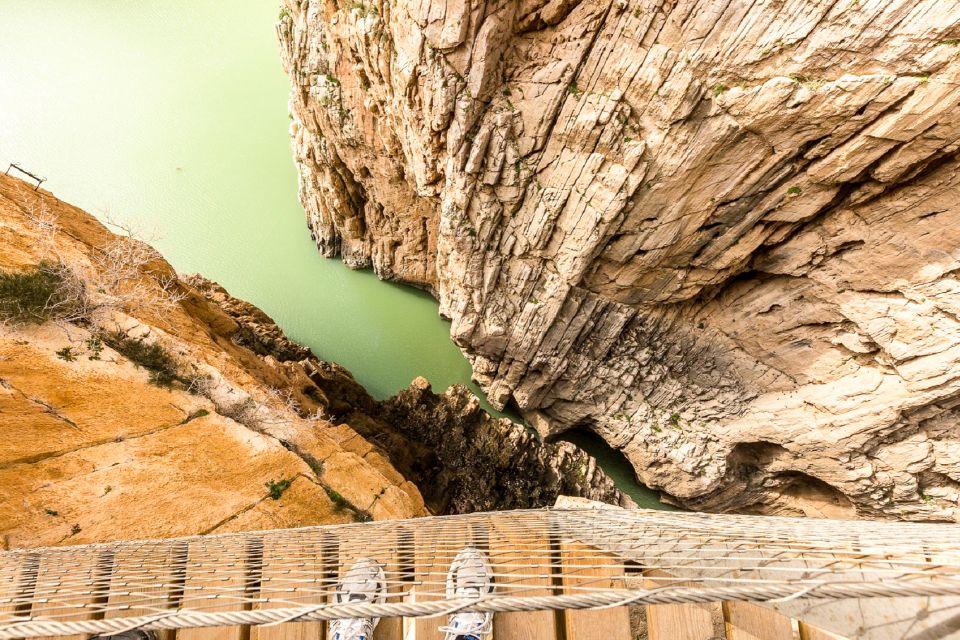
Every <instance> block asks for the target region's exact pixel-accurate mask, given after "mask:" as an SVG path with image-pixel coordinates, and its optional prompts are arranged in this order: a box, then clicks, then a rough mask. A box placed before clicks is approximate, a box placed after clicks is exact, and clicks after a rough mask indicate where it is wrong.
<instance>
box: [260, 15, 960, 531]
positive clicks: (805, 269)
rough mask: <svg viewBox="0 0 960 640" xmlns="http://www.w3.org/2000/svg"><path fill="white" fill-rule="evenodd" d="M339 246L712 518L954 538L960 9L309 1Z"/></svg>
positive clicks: (307, 123) (298, 126) (311, 189)
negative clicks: (405, 288) (852, 519)
mask: <svg viewBox="0 0 960 640" xmlns="http://www.w3.org/2000/svg"><path fill="white" fill-rule="evenodd" d="M278 34H279V37H280V41H281V50H282V56H283V61H284V66H285V68H286V70H287V72H288V74H289V75H290V78H291V80H292V84H293V88H292V92H291V113H292V116H293V123H292V125H291V133H292V137H293V142H294V150H295V159H296V162H297V165H298V168H299V170H300V178H301V182H300V195H301V200H302V202H303V204H304V206H305V208H306V210H307V213H308V222H309V226H310V228H311V230H312V233H313V235H314V238H315V240H316V242H317V246H318V248H319V249H320V250H321V251H322V252H323V253H324V255H327V256H333V255H337V254H339V255H340V256H341V257H342V258H343V260H344V261H345V262H346V263H347V264H349V265H351V266H354V267H364V266H370V265H372V266H373V268H374V269H375V270H376V271H377V273H378V274H379V275H380V276H381V277H384V278H396V279H401V280H405V281H407V282H412V283H415V284H418V285H420V286H424V287H428V288H430V289H432V290H433V291H434V293H435V294H436V296H437V297H438V298H439V300H440V304H441V311H442V313H443V314H444V315H446V316H448V317H450V318H451V319H452V321H453V327H452V335H453V338H454V340H456V342H457V343H458V344H459V345H460V346H461V347H462V348H463V349H464V351H465V352H466V353H467V355H468V356H469V358H470V359H471V361H472V363H473V366H474V373H475V375H476V377H477V379H478V381H479V382H480V383H481V384H482V385H483V387H484V388H485V389H486V390H487V391H488V393H489V397H490V399H491V401H492V402H493V403H494V404H497V405H504V404H506V403H507V402H508V401H509V400H511V399H512V400H513V401H515V402H516V404H517V405H518V406H519V407H520V408H521V409H522V410H523V411H524V412H525V414H526V415H527V417H528V418H530V420H531V421H532V422H534V423H536V424H537V425H538V426H539V428H540V429H541V430H542V432H543V433H555V432H557V431H561V430H564V429H567V428H571V427H574V426H576V427H583V428H589V429H592V430H594V431H596V432H597V433H598V434H600V435H601V436H603V437H604V438H605V439H606V440H607V441H608V442H609V443H610V444H611V445H612V446H614V447H617V448H619V449H621V450H622V451H623V452H624V453H625V454H626V455H627V457H628V458H629V459H630V460H631V461H632V463H633V465H634V467H635V468H636V470H637V472H638V475H639V477H640V479H641V480H642V481H643V482H644V483H646V484H648V485H650V486H653V487H656V488H660V489H663V490H665V491H666V492H668V493H669V494H671V495H672V496H673V497H674V498H675V499H676V500H677V501H679V502H681V503H682V504H685V505H688V506H691V507H694V508H700V509H716V510H759V511H765V512H781V513H796V512H808V513H815V512H817V511H818V510H819V509H820V508H821V507H822V506H823V505H831V508H833V509H835V510H837V511H839V512H840V513H844V514H848V515H852V514H854V513H856V514H859V515H862V516H897V517H904V518H913V519H958V518H960V510H958V497H960V442H958V438H960V435H958V427H957V422H958V418H960V410H958V402H960V366H958V365H960V319H958V317H960V281H958V278H957V274H958V273H960V207H958V205H957V202H958V196H960V164H958V162H957V149H958V147H960V122H958V120H957V118H956V109H957V102H958V100H960V86H958V84H957V80H958V77H960V56H958V53H960V46H958V45H960V6H958V5H956V4H955V3H947V2H938V1H937V0H884V1H882V2H881V1H876V2H874V1H864V0H840V1H835V0H815V1H812V2H802V3H783V2H775V1H773V0H770V1H769V2H768V1H763V2H756V3H741V2H732V1H727V0H720V1H718V2H695V1H685V0H684V1H671V0H632V1H627V0H616V1H614V2H608V1H604V0H579V1H577V0H569V1H568V0H550V1H547V0H529V1H526V0H524V1H522V2H521V1H518V0H507V1H506V2H487V1H484V0H471V1H466V0H454V1H450V2H446V3H443V2H440V3H438V2H431V1H430V0H424V1H417V2H411V1H409V0H375V1H374V0H366V1H363V0H361V1H357V2H349V3H348V2H337V1H336V0H285V2H284V6H283V9H282V11H281V16H280V21H279V23H278Z"/></svg>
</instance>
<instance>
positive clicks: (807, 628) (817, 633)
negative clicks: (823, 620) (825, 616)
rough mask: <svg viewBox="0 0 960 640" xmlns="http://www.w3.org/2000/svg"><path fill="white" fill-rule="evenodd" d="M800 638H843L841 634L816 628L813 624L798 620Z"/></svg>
mask: <svg viewBox="0 0 960 640" xmlns="http://www.w3.org/2000/svg"><path fill="white" fill-rule="evenodd" d="M799 626H800V640H844V638H843V636H838V635H837V634H835V633H830V632H829V631H824V630H823V629H818V628H817V627H814V626H813V625H810V624H807V623H806V622H803V621H802V620H801V621H800V625H799Z"/></svg>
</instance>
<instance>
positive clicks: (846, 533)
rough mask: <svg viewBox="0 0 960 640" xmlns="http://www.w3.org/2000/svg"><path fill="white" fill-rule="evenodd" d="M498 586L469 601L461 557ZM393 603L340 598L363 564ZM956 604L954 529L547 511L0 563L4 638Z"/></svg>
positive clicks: (39, 553)
mask: <svg viewBox="0 0 960 640" xmlns="http://www.w3.org/2000/svg"><path fill="white" fill-rule="evenodd" d="M467 547H473V548H476V549H479V550H481V551H482V552H483V553H484V554H485V555H486V556H487V558H488V559H489V562H490V566H491V568H492V572H493V582H494V587H495V589H494V592H493V593H492V594H491V595H487V596H484V597H482V598H479V599H477V598H468V599H464V598H459V597H456V596H455V595H451V594H449V593H448V590H447V572H448V568H449V566H450V564H451V562H452V561H453V559H454V557H455V556H456V555H457V554H458V553H459V552H460V551H461V550H463V549H465V548H467ZM364 558H365V559H370V560H373V561H375V562H376V563H378V564H380V565H381V567H382V568H383V571H384V576H385V579H386V586H387V590H388V595H387V598H386V599H385V601H384V602H373V603H371V602H342V603H338V602H336V600H335V595H336V593H337V589H338V584H339V583H340V581H341V579H342V577H343V575H344V574H345V573H346V572H347V571H348V570H349V568H350V567H351V566H352V565H353V564H354V563H355V562H357V561H358V560H360V559H364ZM944 595H960V526H956V525H946V524H944V525H936V524H914V523H877V522H864V521H827V520H808V519H794V518H775V517H750V516H729V515H707V514H694V513H670V512H662V511H646V510H638V511H629V510H592V509H551V510H537V511H513V512H497V513H483V514H471V515H459V516H446V517H434V518H420V519H415V520H403V521H388V522H373V523H363V524H352V525H338V526H329V527H309V528H302V529H287V530H275V531H262V532H252V533H241V534H227V535H215V536H196V537H190V538H178V539H168V540H149V541H137V542H117V543H110V544H94V545H85V546H76V547H58V548H43V549H23V550H16V551H9V552H4V553H2V554H0V640H2V639H3V638H26V637H37V636H49V635H68V634H105V633H118V632H122V631H126V630H132V629H135V628H146V629H172V628H187V627H208V626H224V625H238V624H279V623H285V622H295V621H299V622H302V621H308V620H329V619H334V618H345V617H383V618H386V617H394V616H403V617H419V616H440V615H446V614H449V613H451V612H454V611H458V610H472V611H490V612H507V611H533V610H543V609H578V608H591V607H614V606H623V605H628V604H667V603H699V602H716V601H729V600H744V601H754V602H777V601H780V602H782V601H785V600H791V599H800V598H802V599H822V600H834V599H845V598H871V597H894V596H944Z"/></svg>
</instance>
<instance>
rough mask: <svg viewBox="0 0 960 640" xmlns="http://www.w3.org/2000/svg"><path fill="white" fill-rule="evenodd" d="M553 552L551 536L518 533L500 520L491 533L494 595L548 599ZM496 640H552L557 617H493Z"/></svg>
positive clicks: (532, 614) (525, 614) (546, 613)
mask: <svg viewBox="0 0 960 640" xmlns="http://www.w3.org/2000/svg"><path fill="white" fill-rule="evenodd" d="M552 553H553V551H552V549H551V545H550V535H549V534H548V533H547V532H546V531H543V532H539V531H520V532H518V531H517V530H516V529H515V528H513V527H511V526H510V521H509V520H505V521H504V520H499V521H496V523H495V524H494V526H493V530H492V531H491V532H490V561H491V563H492V564H494V565H495V566H496V569H495V572H496V574H497V577H496V584H497V592H498V593H499V594H501V595H508V596H549V595H553V593H554V591H553V589H552V588H551V586H552V582H553V577H552V574H551V565H552V562H551V560H552V558H551V555H552ZM493 629H494V635H495V636H496V637H497V640H555V639H556V637H557V632H558V629H557V615H556V613H555V612H553V611H528V612H522V613H498V614H496V615H495V616H493Z"/></svg>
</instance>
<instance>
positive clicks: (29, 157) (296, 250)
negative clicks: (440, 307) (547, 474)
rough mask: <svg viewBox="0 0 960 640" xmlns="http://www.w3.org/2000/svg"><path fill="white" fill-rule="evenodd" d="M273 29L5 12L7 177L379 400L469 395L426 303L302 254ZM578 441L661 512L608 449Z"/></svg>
mask: <svg viewBox="0 0 960 640" xmlns="http://www.w3.org/2000/svg"><path fill="white" fill-rule="evenodd" d="M276 18H277V4H276V3H275V2H273V1H272V0H258V1H254V0H241V1H235V2H230V3H225V2H222V1H213V0H192V1H190V2H188V1H186V0H165V1H164V2H147V1H146V0H143V1H134V0H82V1H77V0H31V2H23V1H22V0H0V164H2V169H5V168H6V166H7V164H8V163H10V162H17V163H20V164H21V165H22V166H24V167H25V168H27V169H29V170H31V171H33V172H35V173H39V174H40V175H42V176H45V177H47V178H48V180H47V182H46V183H45V184H44V187H45V188H47V189H49V190H50V191H52V192H53V193H55V194H56V195H57V196H58V197H60V198H62V199H63V200H66V201H68V202H71V203H73V204H76V205H78V206H81V207H83V208H84V209H86V210H88V211H90V212H91V213H94V214H96V215H98V216H100V217H101V218H110V219H112V220H115V221H117V222H122V223H124V224H127V225H130V226H132V227H133V228H135V229H136V230H138V232H139V233H140V234H141V235H143V236H145V237H146V238H147V239H148V240H150V241H151V243H152V244H153V245H154V246H155V247H156V248H157V249H159V250H160V251H161V252H162V253H163V254H164V256H165V257H166V258H167V259H168V260H169V261H170V262H171V263H172V264H173V265H174V267H176V269H177V270H178V271H180V272H182V273H190V272H199V273H202V274H204V275H205V276H207V277H208V278H212V279H214V280H216V281H217V282H219V283H221V284H222V285H223V286H225V287H226V288H227V289H228V290H229V291H230V292H231V293H232V294H234V295H236V296H238V297H240V298H244V299H246V300H249V301H251V302H253V303H255V304H256V305H257V306H259V307H261V308H262V309H263V310H264V311H266V312H267V313H268V314H270V315H271V316H272V317H273V318H274V319H275V320H276V321H277V322H278V323H279V324H280V326H282V327H283V329H284V331H286V333H287V334H288V335H289V336H290V337H291V338H293V339H295V340H297V341H299V342H301V343H303V344H306V345H309V346H310V347H311V348H312V349H313V351H314V352H315V353H316V354H317V355H318V356H319V357H321V358H323V359H327V360H334V361H337V362H339V363H341V364H343V365H344V366H346V367H347V368H348V369H349V370H350V371H351V372H353V374H354V375H355V376H356V377H357V379H358V380H359V381H360V382H361V383H362V384H363V385H364V386H365V387H366V388H367V389H368V390H369V391H370V393H371V394H373V395H374V396H375V397H378V398H385V397H387V396H389V395H392V394H393V393H396V392H397V391H399V390H400V389H402V388H404V387H406V386H407V385H408V384H409V383H410V381H411V380H412V379H413V378H414V377H416V376H418V375H422V376H424V377H426V378H427V379H428V380H430V381H431V383H432V384H433V387H434V389H435V390H437V391H442V390H443V389H445V388H446V387H447V386H449V385H450V384H454V383H458V382H459V383H463V384H467V385H468V386H470V387H471V388H472V389H473V390H474V391H475V392H476V393H478V394H480V390H479V389H478V388H477V387H476V385H474V384H473V383H472V382H470V365H469V363H468V362H467V361H466V359H465V358H464V357H463V355H462V354H461V353H460V351H459V350H458V349H457V347H456V346H455V345H454V344H453V343H452V342H451V340H450V338H449V324H448V323H447V322H445V321H444V320H442V319H441V318H440V317H439V315H438V313H437V303H436V301H435V300H433V298H431V297H430V296H429V295H428V294H426V293H424V292H421V291H418V290H416V289H413V288H411V287H406V286H401V285H397V284H392V283H386V282H381V281H379V280H377V278H376V277H375V276H374V275H373V274H372V273H370V272H357V271H351V270H349V269H347V268H345V267H344V266H343V265H342V264H341V263H340V262H339V261H338V260H327V259H324V258H322V257H321V256H320V255H319V254H318V253H317V251H316V249H315V247H314V246H313V243H312V242H311V240H310V235H309V234H308V232H307V229H306V223H305V219H304V214H303V210H302V209H301V207H300V204H299V203H298V201H297V180H296V172H295V169H294V167H293V163H292V161H291V153H290V147H289V144H288V139H287V128H288V125H289V121H288V118H287V106H286V103H287V89H288V83H287V79H286V76H285V75H284V74H283V71H282V70H281V67H280V61H279V54H278V50H277V44H276V38H275V34H274V27H273V25H274V22H275V21H276ZM480 395H481V397H482V394H480ZM484 404H486V403H485V402H484ZM597 440H599V439H597ZM578 444H584V442H578ZM586 444H588V449H589V448H592V449H593V451H592V453H595V454H598V455H600V456H601V458H605V459H604V460H602V462H603V466H604V468H605V469H608V470H609V471H610V472H611V473H613V474H614V475H616V476H617V478H616V479H617V480H618V484H620V485H621V487H623V488H625V489H628V490H629V492H630V493H631V494H632V495H634V497H635V499H638V500H640V501H642V502H643V503H644V504H647V505H651V504H652V503H654V502H655V498H653V495H652V492H649V490H646V489H644V488H643V487H640V486H639V485H637V484H636V482H635V480H634V479H633V478H632V473H631V472H630V471H624V467H623V464H625V463H623V461H622V460H616V459H615V458H616V455H615V454H614V453H613V452H612V451H605V450H604V449H603V447H602V445H603V443H602V441H600V442H593V443H586ZM591 445H592V446H591ZM618 462H619V463H621V464H619V465H618V464H617V463H618ZM626 468H627V469H629V467H626Z"/></svg>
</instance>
